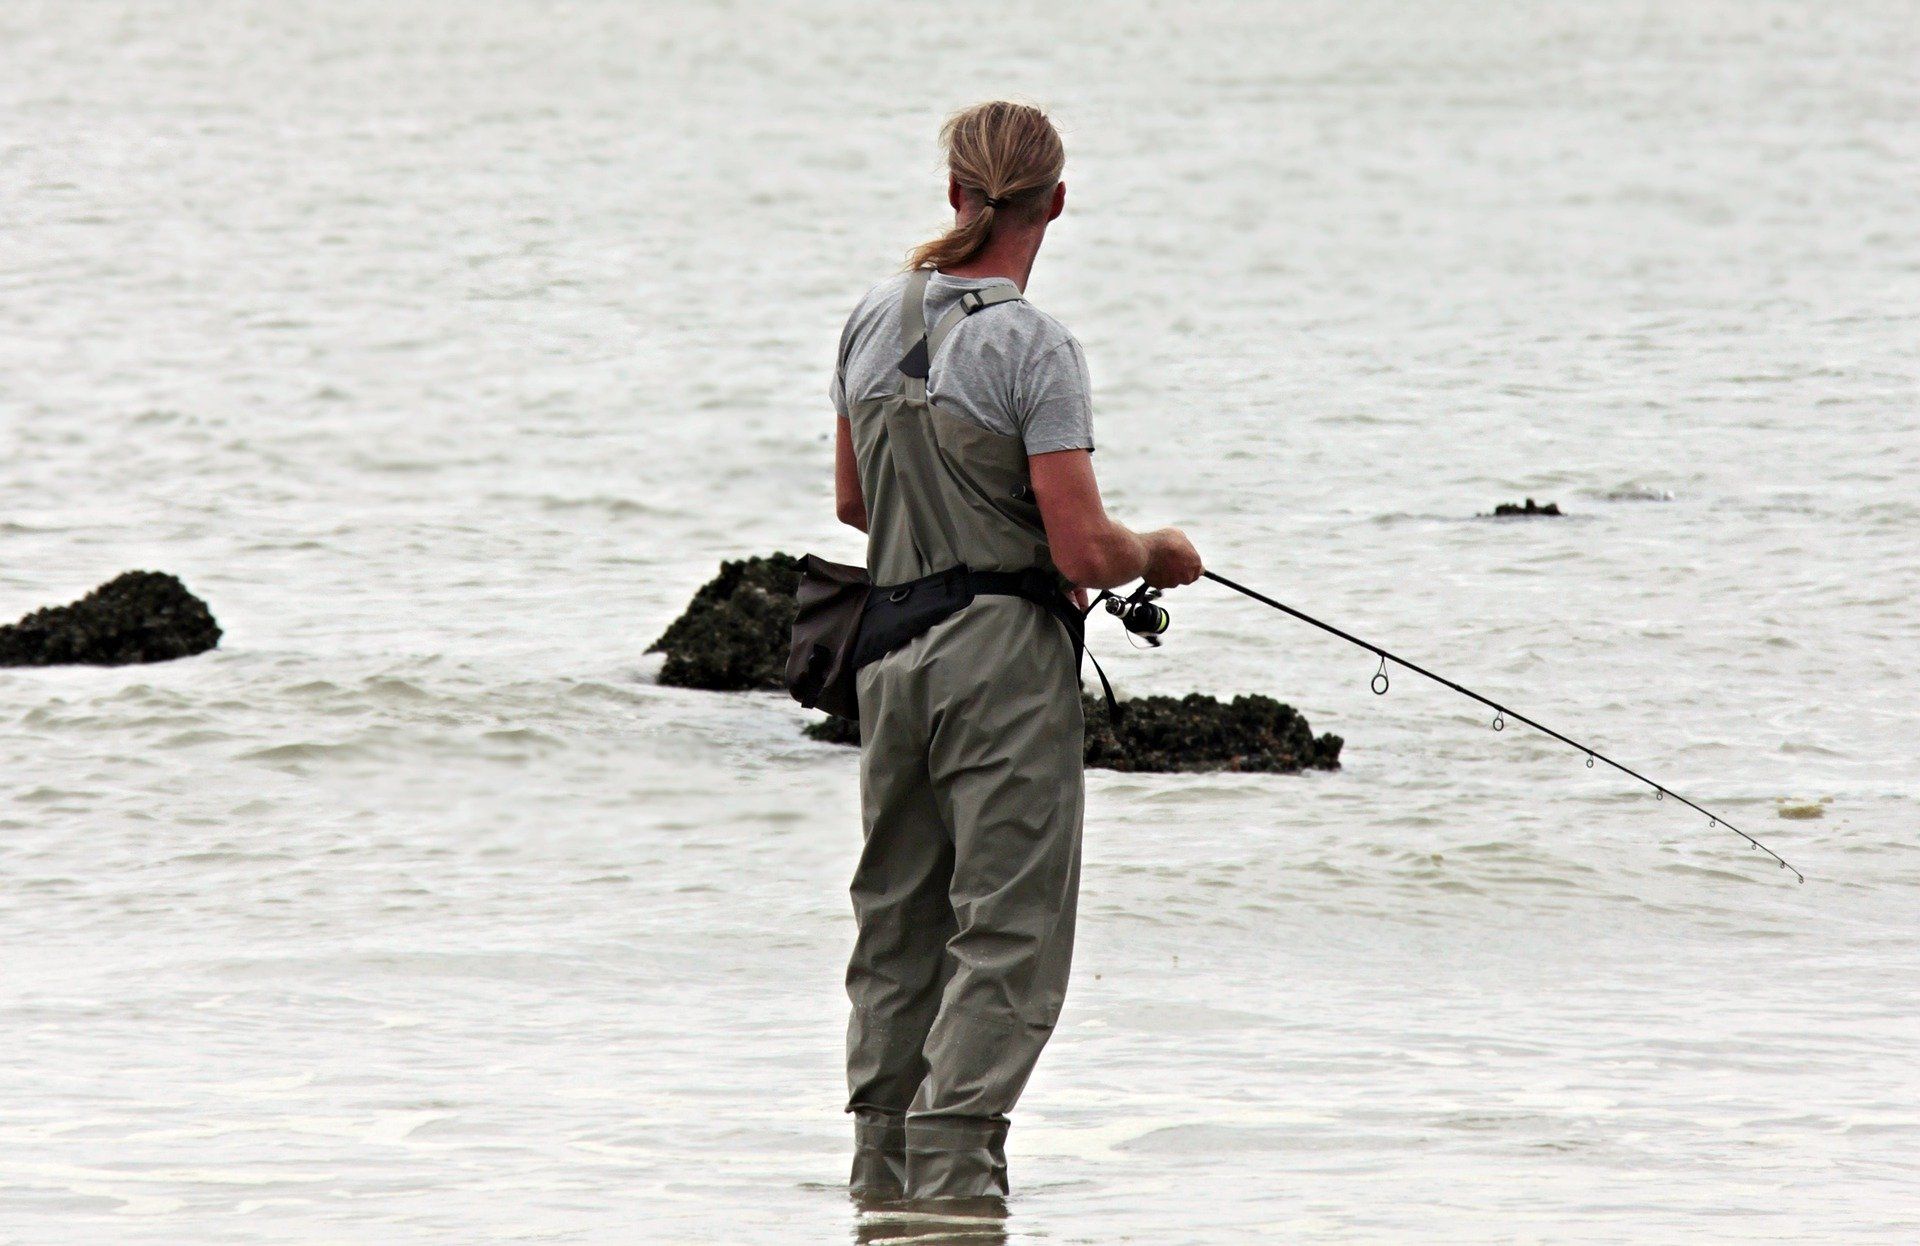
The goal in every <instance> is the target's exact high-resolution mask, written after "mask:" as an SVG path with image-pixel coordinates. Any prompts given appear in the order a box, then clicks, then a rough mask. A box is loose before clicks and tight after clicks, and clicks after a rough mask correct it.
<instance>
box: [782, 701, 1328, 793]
mask: <svg viewBox="0 0 1920 1246" xmlns="http://www.w3.org/2000/svg"><path fill="white" fill-rule="evenodd" d="M1085 700H1086V714H1087V735H1086V754H1085V756H1086V764H1087V765H1088V766H1090V767H1094V768H1097V769H1102V770H1130V771H1201V770H1241V771H1261V772H1265V773H1271V774H1293V773H1296V772H1298V771H1301V770H1338V769H1339V768H1340V746H1341V744H1342V743H1343V741H1342V740H1341V739H1340V737H1339V736H1337V735H1322V736H1318V737H1316V736H1315V735H1314V734H1313V732H1312V731H1311V730H1310V729H1309V728H1308V726H1307V720H1306V719H1305V718H1303V717H1302V716H1301V715H1300V713H1299V712H1298V711H1297V710H1295V709H1294V708H1293V707H1292V706H1290V705H1283V704H1281V703H1280V702H1278V701H1276V700H1274V699H1273V698H1272V697H1266V696H1259V695H1257V694H1256V695H1253V696H1238V697H1235V698H1234V699H1233V700H1232V701H1228V702H1222V701H1220V700H1218V699H1216V698H1214V697H1210V696H1204V695H1202V694H1200V693H1197V692H1195V693H1189V694H1188V695H1186V696H1184V697H1136V698H1134V699H1133V700H1130V701H1125V702H1122V705H1123V707H1124V710H1125V720H1124V721H1123V722H1122V723H1121V724H1120V728H1119V730H1117V731H1116V730H1115V729H1114V727H1113V724H1112V723H1110V722H1109V721H1108V719H1107V705H1106V702H1105V701H1102V700H1100V699H1099V698H1097V697H1087V698H1085ZM805 731H806V734H807V735H808V736H810V737H812V738H813V739H815V740H822V741H825V742H826V743H829V744H853V745H857V744H859V743H860V728H859V725H858V724H856V723H853V722H849V721H848V720H846V719H844V718H834V717H828V718H826V719H825V720H823V721H821V722H817V723H814V724H812V725H810V726H808V727H807V728H805Z"/></svg>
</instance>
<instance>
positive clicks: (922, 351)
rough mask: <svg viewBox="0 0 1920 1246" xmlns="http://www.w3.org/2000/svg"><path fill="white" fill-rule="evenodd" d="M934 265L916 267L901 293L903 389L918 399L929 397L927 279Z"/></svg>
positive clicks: (901, 387) (901, 371)
mask: <svg viewBox="0 0 1920 1246" xmlns="http://www.w3.org/2000/svg"><path fill="white" fill-rule="evenodd" d="M932 277H933V270H932V269H930V268H916V269H914V270H913V273H912V275H910V276H909V277H908V278H907V289H906V292H905V293H904V294H902V295H901V296H900V349H901V350H903V351H905V352H906V353H905V354H904V355H902V356H901V358H900V389H901V392H903V393H904V394H906V396H907V397H908V398H910V399H912V400H913V401H915V402H925V401H926V400H927V282H928V281H929V280H931V279H932Z"/></svg>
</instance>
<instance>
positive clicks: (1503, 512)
mask: <svg viewBox="0 0 1920 1246" xmlns="http://www.w3.org/2000/svg"><path fill="white" fill-rule="evenodd" d="M1493 513H1494V515H1495V516H1496V517H1498V518H1502V519H1504V518H1506V517H1507V516H1509V515H1558V514H1559V513H1560V503H1558V502H1548V503H1547V504H1546V505H1545V506H1541V505H1540V504H1539V503H1537V502H1535V501H1534V500H1533V499H1532V498H1528V499H1527V503H1526V505H1525V506H1522V505H1520V504H1519V503H1518V502H1502V503H1500V505H1498V506H1496V507H1494V508H1493Z"/></svg>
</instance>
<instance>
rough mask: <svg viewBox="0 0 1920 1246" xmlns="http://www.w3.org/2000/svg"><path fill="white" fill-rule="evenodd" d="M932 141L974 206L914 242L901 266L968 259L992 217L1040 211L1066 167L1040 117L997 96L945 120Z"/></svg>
mask: <svg viewBox="0 0 1920 1246" xmlns="http://www.w3.org/2000/svg"><path fill="white" fill-rule="evenodd" d="M940 145H941V146H942V147H944V148H946V151H947V171H948V173H950V174H951V175H952V176H953V179H954V181H956V182H958V183H959V184H960V187H961V190H962V191H963V192H964V193H965V194H966V196H967V198H968V200H970V201H975V202H978V204H979V206H978V207H977V208H975V209H974V210H973V211H972V212H966V211H964V210H963V211H962V212H961V214H960V216H959V219H957V220H955V221H954V224H953V228H951V229H949V230H948V231H947V232H946V233H944V234H942V235H940V236H939V237H938V238H935V239H933V240H932V241H931V242H923V243H921V244H920V245H919V246H917V247H915V248H914V249H913V251H912V253H911V254H910V255H909V256H908V257H907V267H908V268H949V267H951V266H953V265H955V264H964V263H965V262H966V261H968V260H969V259H972V258H973V257H974V256H975V255H977V254H979V252H980V249H981V248H982V247H984V246H986V245H987V242H988V240H989V239H990V238H992V236H993V226H994V222H995V221H996V220H997V219H999V218H1001V217H1004V216H1006V215H1008V214H1010V213H1011V214H1014V215H1016V216H1021V217H1025V218H1027V219H1029V220H1031V219H1032V218H1033V216H1034V215H1036V214H1037V213H1038V212H1039V211H1041V210H1042V209H1043V207H1044V205H1045V203H1046V200H1047V199H1048V198H1049V197H1050V196H1051V195H1052V194H1053V188H1054V186H1055V185H1057V184H1058V183H1059V181H1060V174H1061V172H1062V171H1063V170H1064V169H1065V168H1066V165H1067V153H1066V148H1065V147H1064V146H1062V144H1061V142H1060V132H1059V131H1058V130H1056V129H1054V127H1053V122H1052V121H1050V120H1048V119H1047V114H1045V113H1043V112H1041V111H1040V110H1039V109H1038V108H1030V107H1028V106H1027V105H1025V104H1010V103H1007V102H1006V101H1005V100H996V101H994V102H992V103H989V104H975V105H974V106H973V107H972V108H969V109H966V110H965V111H963V112H957V113H955V114H954V115H953V116H951V117H949V118H947V123H946V125H944V126H942V127H941V129H940Z"/></svg>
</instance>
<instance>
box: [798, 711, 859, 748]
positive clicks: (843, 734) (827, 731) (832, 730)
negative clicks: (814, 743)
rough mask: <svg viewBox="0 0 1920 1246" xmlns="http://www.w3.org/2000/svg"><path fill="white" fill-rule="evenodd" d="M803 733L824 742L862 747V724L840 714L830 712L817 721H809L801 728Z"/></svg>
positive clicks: (809, 737) (811, 738)
mask: <svg viewBox="0 0 1920 1246" xmlns="http://www.w3.org/2000/svg"><path fill="white" fill-rule="evenodd" d="M800 732H801V734H802V735H805V736H806V737H807V738H808V739H810V740H818V741H820V743H822V744H851V745H853V746H854V747H855V748H858V747H860V724H859V723H857V722H855V721H853V719H851V718H842V717H840V715H838V714H828V715H827V716H826V717H825V718H822V719H821V720H820V721H819V722H817V723H808V724H807V725H806V726H804V727H802V728H800Z"/></svg>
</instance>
